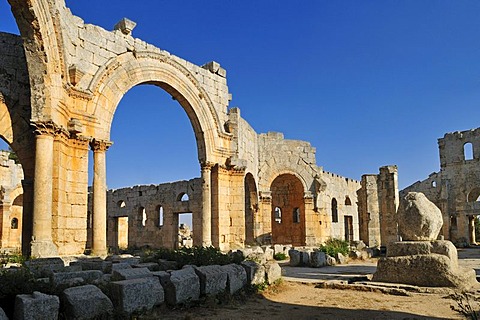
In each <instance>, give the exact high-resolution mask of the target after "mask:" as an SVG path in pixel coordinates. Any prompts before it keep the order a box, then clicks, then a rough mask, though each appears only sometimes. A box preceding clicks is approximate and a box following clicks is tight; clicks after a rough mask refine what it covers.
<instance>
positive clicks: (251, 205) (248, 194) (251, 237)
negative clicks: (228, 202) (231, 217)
mask: <svg viewBox="0 0 480 320" xmlns="http://www.w3.org/2000/svg"><path fill="white" fill-rule="evenodd" d="M244 188H245V243H246V244H253V243H254V242H255V213H257V212H258V209H259V208H258V192H257V184H256V182H255V178H254V177H253V175H252V174H251V173H247V174H246V175H245V179H244Z"/></svg>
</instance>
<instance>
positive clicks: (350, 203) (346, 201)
mask: <svg viewBox="0 0 480 320" xmlns="http://www.w3.org/2000/svg"><path fill="white" fill-rule="evenodd" d="M345 205H346V206H351V205H352V200H350V198H349V197H348V196H345Z"/></svg>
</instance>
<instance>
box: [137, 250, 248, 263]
mask: <svg viewBox="0 0 480 320" xmlns="http://www.w3.org/2000/svg"><path fill="white" fill-rule="evenodd" d="M158 259H165V260H171V261H176V262H177V264H178V267H179V268H181V267H183V266H184V265H187V264H193V265H196V266H208V265H212V264H218V265H226V264H229V263H238V262H240V261H234V260H233V258H232V257H231V256H229V255H227V254H224V253H222V252H221V251H220V250H219V249H217V248H215V247H212V246H210V247H192V248H181V249H177V250H172V249H166V248H161V249H158V250H155V251H153V253H152V254H151V255H149V256H146V257H144V258H143V261H144V262H155V261H157V260H158ZM237 260H238V259H237Z"/></svg>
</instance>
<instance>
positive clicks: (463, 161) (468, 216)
mask: <svg viewBox="0 0 480 320" xmlns="http://www.w3.org/2000/svg"><path fill="white" fill-rule="evenodd" d="M438 147H439V151H440V171H439V172H434V173H432V174H430V175H429V176H428V178H427V179H425V180H422V181H417V182H415V183H414V184H412V185H411V186H409V187H407V188H405V189H404V190H402V191H401V192H400V194H401V196H404V195H406V194H407V193H408V192H422V193H424V194H425V196H426V197H427V198H428V199H429V200H430V201H432V202H433V203H435V205H436V206H437V207H439V208H440V210H441V212H442V216H443V227H442V230H441V231H440V234H441V235H442V236H443V237H444V238H445V239H448V240H451V241H452V242H453V243H455V244H456V245H461V246H465V245H469V244H472V243H475V242H476V238H475V219H476V217H477V216H478V215H479V213H480V165H479V163H480V128H477V129H472V130H466V131H461V132H459V131H457V132H452V133H446V134H445V136H444V137H443V138H441V139H438Z"/></svg>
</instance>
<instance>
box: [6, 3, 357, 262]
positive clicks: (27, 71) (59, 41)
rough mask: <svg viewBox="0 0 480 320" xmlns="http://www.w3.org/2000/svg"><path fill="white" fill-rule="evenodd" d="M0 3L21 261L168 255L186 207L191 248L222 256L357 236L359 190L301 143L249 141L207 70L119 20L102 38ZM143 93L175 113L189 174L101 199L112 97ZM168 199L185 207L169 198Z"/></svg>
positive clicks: (73, 19) (58, 8)
mask: <svg viewBox="0 0 480 320" xmlns="http://www.w3.org/2000/svg"><path fill="white" fill-rule="evenodd" d="M9 2H10V4H11V7H12V12H13V14H14V16H15V19H16V20H17V23H18V26H19V29H20V33H21V36H15V35H11V34H5V33H1V34H0V54H1V55H2V60H1V61H0V70H2V72H1V74H0V93H1V95H0V109H1V115H2V116H1V118H0V119H1V121H2V122H1V126H0V128H1V132H0V135H1V137H2V138H3V139H4V140H5V141H6V142H7V143H8V144H9V145H10V146H11V148H12V150H13V151H14V152H15V153H16V155H17V156H18V160H19V163H20V164H21V165H22V168H23V172H24V177H23V179H22V188H23V206H22V207H23V213H22V215H23V217H22V219H21V221H22V222H23V227H22V239H23V241H22V245H23V252H24V253H26V254H31V255H33V256H36V257H48V256H57V255H73V254H81V253H83V252H84V251H85V250H86V249H89V248H91V251H92V252H93V253H94V254H97V255H104V254H106V253H107V251H108V247H109V246H114V247H115V246H119V245H122V246H123V245H136V246H142V245H156V246H167V247H173V246H175V242H176V241H177V240H176V234H177V230H176V228H177V220H178V214H180V213H182V212H186V211H188V212H191V213H192V217H193V218H192V219H193V230H194V235H193V243H194V244H195V245H214V246H216V247H218V248H221V249H222V250H228V249H230V248H236V247H243V246H245V244H250V243H252V244H253V243H260V244H263V243H285V244H292V245H296V246H302V245H317V244H319V243H321V242H322V241H324V240H325V239H327V238H329V237H337V238H343V239H347V240H358V239H359V233H358V223H359V222H358V214H357V194H356V192H357V190H358V189H359V188H360V183H359V182H358V181H355V180H352V179H349V178H345V177H342V176H339V175H336V174H332V173H329V172H326V171H324V170H323V169H322V167H320V166H317V164H316V160H315V148H314V147H312V146H311V145H310V144H309V143H308V142H303V141H294V140H287V139H284V137H283V135H282V134H281V133H273V132H270V133H266V134H258V133H257V132H255V130H254V129H253V128H252V127H251V126H250V125H249V124H248V123H247V121H246V120H245V119H243V118H242V117H241V114H240V109H239V108H230V107H229V101H230V97H231V93H230V92H229V90H228V86H227V78H226V74H227V73H226V70H225V69H224V68H222V66H220V64H218V63H216V62H207V63H205V64H204V65H202V66H197V65H194V64H192V63H190V62H188V61H185V60H183V59H181V58H179V57H177V56H175V55H173V54H171V53H169V52H167V51H165V50H162V49H159V48H156V47H155V46H153V45H151V44H148V43H146V42H144V41H142V40H140V39H136V38H134V37H133V35H132V32H133V31H134V27H135V23H134V22H132V21H130V20H128V19H123V20H121V21H120V22H119V23H118V24H117V25H115V26H112V28H113V31H107V30H105V29H103V28H100V27H97V26H95V25H91V24H85V23H84V21H83V20H82V19H81V18H79V17H77V16H75V15H73V14H72V13H71V12H70V10H69V9H68V8H66V6H65V2H64V1H62V0H58V1H46V0H40V1H36V2H26V1H13V0H12V1H9ZM143 83H149V84H154V85H156V86H158V87H160V88H162V89H163V90H165V91H166V92H167V93H169V94H170V95H171V96H172V98H173V99H175V100H176V101H177V102H178V103H179V104H180V105H181V106H182V107H183V109H184V110H185V112H186V113H187V115H188V118H189V119H190V121H191V123H192V127H193V129H194V133H195V137H196V140H197V150H198V161H199V163H200V164H201V172H199V176H200V177H199V178H198V179H193V180H192V181H189V182H178V183H174V184H171V185H158V186H139V187H134V188H129V189H127V190H114V191H111V192H109V193H108V195H107V194H106V193H105V191H106V185H107V183H106V170H107V168H106V157H107V156H108V148H109V147H110V145H111V144H112V142H111V141H110V128H111V124H112V120H113V116H114V114H115V110H116V107H117V105H118V103H119V101H120V100H121V98H122V97H123V95H124V94H125V93H126V92H127V91H128V90H129V89H131V88H132V87H134V86H136V85H139V84H143ZM90 152H92V153H93V162H94V163H93V168H94V170H93V171H94V172H93V176H94V178H93V187H92V190H91V193H90V196H91V205H90V207H89V204H88V195H89V193H88V185H87V184H88V183H87V182H88V154H89V153H90ZM180 193H184V194H187V195H188V199H189V200H188V201H183V202H182V201H179V200H178V196H179V195H180ZM107 208H108V209H107ZM160 210H162V215H163V216H162V220H163V221H162V223H160V222H159V220H160ZM107 216H108V218H107ZM127 218H128V219H127ZM127 221H128V222H127ZM126 225H128V229H129V232H128V238H127V240H128V241H127V240H125V237H126V235H125V234H126V233H125V232H124V231H122V228H124V229H125V226H126ZM87 229H88V231H87ZM107 230H108V235H109V236H108V237H107ZM119 230H120V231H119ZM122 232H123V235H121V234H122ZM153 235H154V237H153ZM119 239H120V240H119ZM119 242H120V243H119ZM127 242H128V243H127Z"/></svg>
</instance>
